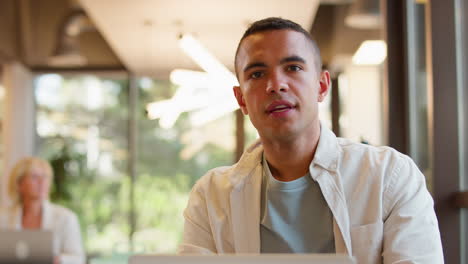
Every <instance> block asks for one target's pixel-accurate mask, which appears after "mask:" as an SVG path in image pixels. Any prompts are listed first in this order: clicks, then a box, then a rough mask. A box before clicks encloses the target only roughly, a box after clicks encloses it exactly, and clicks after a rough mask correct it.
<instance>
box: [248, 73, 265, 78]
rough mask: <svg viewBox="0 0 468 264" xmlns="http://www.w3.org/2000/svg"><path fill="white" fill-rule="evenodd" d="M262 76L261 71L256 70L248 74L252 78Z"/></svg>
mask: <svg viewBox="0 0 468 264" xmlns="http://www.w3.org/2000/svg"><path fill="white" fill-rule="evenodd" d="M262 76H263V73H262V72H259V71H258V72H253V73H251V74H250V78H252V79H258V78H260V77H262Z"/></svg>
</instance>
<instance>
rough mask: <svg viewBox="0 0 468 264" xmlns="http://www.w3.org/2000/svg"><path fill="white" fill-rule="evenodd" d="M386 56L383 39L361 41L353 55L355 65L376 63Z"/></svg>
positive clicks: (379, 62) (385, 45)
mask: <svg viewBox="0 0 468 264" xmlns="http://www.w3.org/2000/svg"><path fill="white" fill-rule="evenodd" d="M386 57H387V44H386V43H385V42H384V41H383V40H366V41H364V42H362V44H361V46H359V48H358V50H357V51H356V53H355V54H354V56H353V63H354V64H357V65H378V64H381V63H382V62H383V61H384V60H385V58H386Z"/></svg>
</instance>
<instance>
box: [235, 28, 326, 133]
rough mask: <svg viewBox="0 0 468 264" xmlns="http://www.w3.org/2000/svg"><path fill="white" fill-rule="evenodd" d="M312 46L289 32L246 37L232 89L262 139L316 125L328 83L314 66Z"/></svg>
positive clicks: (278, 31)
mask: <svg viewBox="0 0 468 264" xmlns="http://www.w3.org/2000/svg"><path fill="white" fill-rule="evenodd" d="M315 56H316V54H315V53H314V51H313V48H312V44H311V43H310V42H309V40H308V39H307V38H306V37H305V36H304V35H303V34H302V33H299V32H296V31H293V30H271V31H265V32H260V33H256V34H253V35H250V36H248V37H247V38H245V39H244V40H243V41H242V43H241V46H240V48H239V53H238V55H237V65H236V66H237V69H238V77H239V83H240V86H239V87H234V93H235V96H236V99H237V101H238V103H239V106H240V107H241V109H242V112H243V113H244V114H248V115H249V116H250V120H251V121H252V124H253V125H254V126H255V128H257V130H258V133H259V135H260V136H261V137H262V138H270V139H275V138H276V139H280V140H288V139H293V138H294V137H296V136H298V135H300V134H301V133H309V132H310V129H313V127H314V126H313V124H314V123H315V124H318V102H321V101H323V99H324V97H325V95H326V94H327V92H328V88H329V86H330V75H329V73H328V72H322V73H320V69H317V68H316V66H315V65H316V64H315V63H314V58H315Z"/></svg>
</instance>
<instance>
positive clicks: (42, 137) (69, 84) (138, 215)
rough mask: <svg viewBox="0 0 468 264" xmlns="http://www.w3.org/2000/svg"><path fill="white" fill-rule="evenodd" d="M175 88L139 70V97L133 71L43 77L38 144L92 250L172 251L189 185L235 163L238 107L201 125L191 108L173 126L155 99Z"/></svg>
mask: <svg viewBox="0 0 468 264" xmlns="http://www.w3.org/2000/svg"><path fill="white" fill-rule="evenodd" d="M177 88H178V87H176V86H174V85H172V84H171V83H170V82H168V81H158V80H153V79H149V78H141V79H138V80H137V82H136V86H135V89H137V94H138V96H137V97H136V102H133V103H131V100H134V99H132V97H131V96H130V93H129V81H128V78H127V76H126V75H125V74H123V75H117V77H115V76H95V75H72V76H66V75H58V74H44V75H40V76H38V77H37V78H36V80H35V94H36V102H37V134H38V140H37V143H38V146H37V149H38V152H39V153H40V155H41V156H42V157H44V158H46V159H48V160H50V161H51V163H52V165H53V167H54V171H55V180H54V183H55V185H54V186H55V187H54V189H53V192H52V197H51V199H52V200H53V201H54V202H57V203H59V204H62V205H64V206H66V207H68V208H70V209H72V210H73V211H75V212H76V213H77V214H78V216H79V219H80V222H81V228H82V233H83V237H84V241H85V246H86V249H87V254H88V256H90V257H93V256H102V255H116V254H117V255H118V254H122V253H129V252H130V251H137V252H153V253H154V252H159V253H161V252H165V253H174V252H175V251H176V246H177V245H178V244H179V242H180V239H181V235H182V228H183V217H182V212H183V209H184V208H185V206H186V203H187V198H188V194H189V191H190V189H191V187H192V186H193V184H194V183H195V181H196V180H197V179H198V178H199V177H201V176H202V175H203V174H204V173H206V172H207V171H208V170H209V169H211V168H213V167H217V166H221V165H230V164H232V163H233V161H234V147H235V120H234V114H227V115H225V116H223V117H221V118H217V119H214V120H211V121H209V122H205V123H203V124H197V125H196V126H195V125H193V124H192V123H191V121H190V120H191V119H190V113H181V114H180V116H179V118H178V119H177V121H176V122H175V123H174V124H173V125H172V126H170V127H168V126H167V125H166V126H164V127H162V126H160V124H159V123H160V122H159V120H150V119H148V117H147V113H146V110H145V109H146V106H147V104H148V103H151V102H154V101H160V100H165V99H168V98H171V97H172V96H173V95H174V93H175V91H176V90H177ZM233 100H234V98H233ZM131 107H133V109H131ZM130 113H136V118H135V119H136V122H134V123H132V122H129V119H130ZM130 130H132V131H135V132H136V139H137V140H136V141H134V142H133V143H132V141H131V140H129V138H130V137H131V135H132V133H130ZM131 144H135V145H136V146H133V147H134V148H131V146H130V145H131ZM130 149H134V150H136V151H135V153H132V152H131V151H129V150H130ZM130 155H134V157H133V158H131V157H130ZM131 161H134V162H133V163H134V164H130V162H131ZM130 167H133V168H135V170H134V171H135V173H134V175H132V172H131V171H132V170H130V169H129V168H130Z"/></svg>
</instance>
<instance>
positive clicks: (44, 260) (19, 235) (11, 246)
mask: <svg viewBox="0 0 468 264" xmlns="http://www.w3.org/2000/svg"><path fill="white" fill-rule="evenodd" d="M52 240H53V238H52V232H50V231H42V230H35V231H32V230H21V231H10V230H8V231H7V230H0V264H17V263H18V264H19V263H21V264H33V263H34V264H52V263H53V248H52V247H53V245H52V243H53V241H52Z"/></svg>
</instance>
